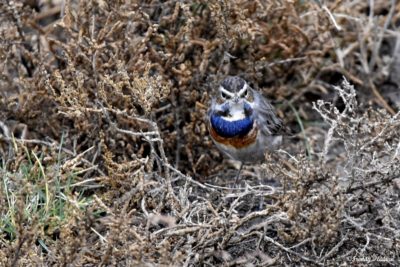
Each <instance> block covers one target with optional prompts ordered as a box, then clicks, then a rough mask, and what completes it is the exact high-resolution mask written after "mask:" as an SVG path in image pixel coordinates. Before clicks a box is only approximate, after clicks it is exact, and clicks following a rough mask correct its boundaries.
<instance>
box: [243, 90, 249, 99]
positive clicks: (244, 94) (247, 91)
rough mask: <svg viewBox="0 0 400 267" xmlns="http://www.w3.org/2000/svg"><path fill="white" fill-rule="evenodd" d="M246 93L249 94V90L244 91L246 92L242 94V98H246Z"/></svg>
mask: <svg viewBox="0 0 400 267" xmlns="http://www.w3.org/2000/svg"><path fill="white" fill-rule="evenodd" d="M248 93H249V90H247V89H246V91H244V93H243V96H244V97H247V95H248Z"/></svg>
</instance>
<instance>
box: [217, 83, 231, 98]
mask: <svg viewBox="0 0 400 267" xmlns="http://www.w3.org/2000/svg"><path fill="white" fill-rule="evenodd" d="M219 90H220V91H221V92H223V93H224V94H227V95H228V96H230V97H234V96H235V94H234V93H231V92H229V91H228V90H226V89H225V88H224V87H222V86H220V87H219Z"/></svg>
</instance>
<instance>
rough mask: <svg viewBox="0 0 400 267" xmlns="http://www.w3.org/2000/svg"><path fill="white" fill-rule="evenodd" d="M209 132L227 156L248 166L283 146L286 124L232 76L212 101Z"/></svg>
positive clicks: (262, 99) (238, 79) (268, 105)
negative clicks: (283, 129) (266, 153)
mask: <svg viewBox="0 0 400 267" xmlns="http://www.w3.org/2000/svg"><path fill="white" fill-rule="evenodd" d="M207 115H208V129H209V132H210V135H211V138H212V140H213V141H214V143H215V145H216V146H217V147H218V148H219V150H221V151H222V152H223V153H225V154H226V155H228V156H229V157H230V158H232V159H234V160H238V161H240V162H241V165H240V169H239V171H238V173H237V175H236V181H237V179H238V178H239V175H240V171H241V169H242V167H243V164H245V163H254V162H257V161H261V160H263V159H264V153H265V152H266V151H267V150H269V151H272V150H275V149H277V148H278V147H279V146H280V144H281V143H282V135H281V134H280V132H281V129H282V122H281V120H280V119H279V118H278V117H277V116H276V114H275V110H274V108H273V106H272V105H271V104H270V103H269V102H268V100H267V99H266V98H264V97H263V96H262V95H261V94H260V93H258V92H257V91H256V90H254V89H253V88H251V87H250V85H249V84H248V83H247V82H246V81H245V80H244V79H242V78H240V77H238V76H228V77H226V78H225V79H224V80H223V81H222V83H221V84H220V86H219V88H218V91H217V95H216V96H214V97H213V98H212V101H211V107H210V108H209V110H208V112H207Z"/></svg>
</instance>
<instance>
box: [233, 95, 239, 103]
mask: <svg viewBox="0 0 400 267" xmlns="http://www.w3.org/2000/svg"><path fill="white" fill-rule="evenodd" d="M233 102H234V103H235V104H237V103H238V102H239V96H238V95H237V94H235V96H234V97H233Z"/></svg>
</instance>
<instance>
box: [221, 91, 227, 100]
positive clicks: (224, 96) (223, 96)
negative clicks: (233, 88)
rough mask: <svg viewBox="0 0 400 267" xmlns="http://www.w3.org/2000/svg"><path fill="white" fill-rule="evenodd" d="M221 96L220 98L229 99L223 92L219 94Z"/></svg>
mask: <svg viewBox="0 0 400 267" xmlns="http://www.w3.org/2000/svg"><path fill="white" fill-rule="evenodd" d="M221 96H222V98H225V99H226V98H229V96H228V95H227V94H225V93H224V92H221Z"/></svg>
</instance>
